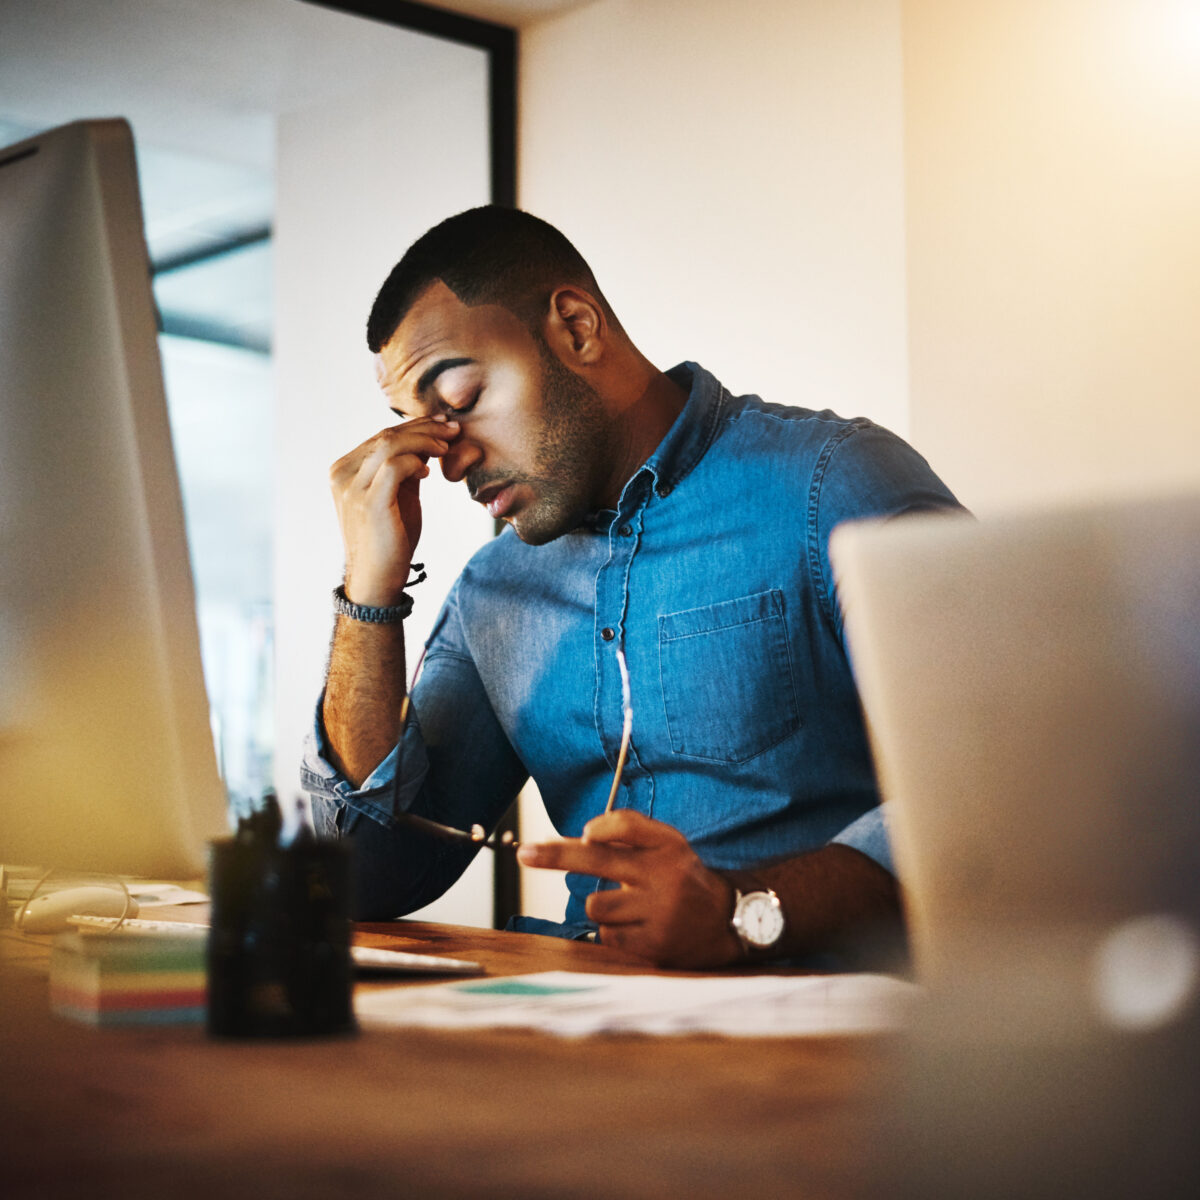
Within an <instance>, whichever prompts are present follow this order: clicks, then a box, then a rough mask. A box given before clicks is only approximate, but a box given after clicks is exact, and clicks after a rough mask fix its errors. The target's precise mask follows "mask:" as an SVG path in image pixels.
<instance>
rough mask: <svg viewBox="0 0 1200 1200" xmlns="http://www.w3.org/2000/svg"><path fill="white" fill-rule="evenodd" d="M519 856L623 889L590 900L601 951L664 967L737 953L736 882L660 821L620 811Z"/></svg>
mask: <svg viewBox="0 0 1200 1200" xmlns="http://www.w3.org/2000/svg"><path fill="white" fill-rule="evenodd" d="M518 857H519V858H520V860H521V862H522V863H524V864H525V865H526V866H530V867H546V868H549V869H551V870H557V871H577V872H578V873H579V874H581V875H595V876H597V877H598V878H600V879H607V880H610V881H612V882H613V883H616V884H619V885H620V886H619V887H617V888H613V889H607V890H604V891H598V892H593V893H592V895H590V896H589V897H588V898H587V915H588V919H589V920H592V921H595V922H596V924H597V925H598V926H599V927H600V940H601V942H603V943H604V945H606V946H616V947H617V948H619V949H621V950H627V951H629V952H630V953H631V954H636V955H638V956H639V957H641V958H645V959H648V960H649V961H651V962H653V963H655V964H657V965H658V966H661V967H682V968H697V967H719V966H725V965H727V964H729V963H732V962H735V961H737V959H738V958H740V956H741V947H740V945H739V943H738V939H737V935H736V934H735V933H734V932H733V930H732V928H731V927H730V924H729V920H730V916H731V914H732V912H733V892H734V889H733V885H732V884H731V883H730V882H729V881H728V880H727V879H725V878H724V877H723V876H721V875H719V874H717V872H715V871H712V870H709V868H708V867H706V866H705V865H704V864H703V863H702V862H701V861H700V859H699V858H698V857H697V856H696V853H695V851H694V850H692V848H691V846H689V845H688V841H687V839H686V838H685V837H684V836H683V834H682V833H680V832H679V830H678V829H675V828H674V827H672V826H670V825H666V824H664V823H663V822H662V821H655V820H653V819H651V818H650V817H647V816H643V815H642V814H641V813H638V812H632V811H630V810H628V809H618V810H617V811H615V812H611V813H606V814H604V815H603V816H600V817H596V818H595V819H593V820H591V821H589V822H588V823H587V825H586V826H584V830H583V836H582V837H581V838H568V839H566V840H565V841H561V842H546V843H542V844H539V845H525V846H522V847H521V849H520V850H519V851H518Z"/></svg>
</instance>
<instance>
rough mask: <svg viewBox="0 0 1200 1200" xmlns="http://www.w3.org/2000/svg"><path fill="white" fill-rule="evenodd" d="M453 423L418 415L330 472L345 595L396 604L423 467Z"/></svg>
mask: <svg viewBox="0 0 1200 1200" xmlns="http://www.w3.org/2000/svg"><path fill="white" fill-rule="evenodd" d="M458 428H459V427H458V422H457V421H447V420H446V419H445V418H444V417H441V416H436V417H416V418H414V419H413V420H410V421H405V422H403V423H402V424H400V425H393V426H391V427H390V428H388V429H384V430H381V431H380V432H379V433H377V434H375V436H374V437H371V438H368V439H367V440H366V441H365V442H363V444H362V445H361V446H358V447H356V448H355V449H353V450H351V451H350V453H349V454H347V455H345V456H344V457H342V458H339V459H338V460H337V462H335V463H334V464H333V466H332V467H331V468H330V471H329V481H330V486H331V487H332V489H333V501H334V504H335V505H336V506H337V514H338V522H339V523H340V525H341V528H342V542H343V544H344V546H345V551H346V583H345V587H346V596H347V597H348V598H349V599H350V600H352V601H353V602H354V603H355V604H365V605H369V606H371V607H380V608H386V607H388V606H390V605H393V604H398V603H399V601H400V596H401V593H402V592H403V589H404V585H405V584H406V583H407V582H408V572H409V566H410V564H411V563H412V558H413V553H414V552H415V550H416V548H417V542H418V541H419V540H420V537H421V501H420V483H421V480H422V479H424V478H425V476H426V475H428V474H429V466H428V462H429V459H431V458H440V457H441V456H442V455H443V454H445V453H446V451H447V450H448V449H449V447H450V443H451V442H452V441H453V440H454V438H455V437H457V435H458Z"/></svg>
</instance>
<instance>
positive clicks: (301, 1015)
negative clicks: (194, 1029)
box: [207, 839, 356, 1037]
mask: <svg viewBox="0 0 1200 1200" xmlns="http://www.w3.org/2000/svg"><path fill="white" fill-rule="evenodd" d="M209 868H210V880H209V883H210V887H209V891H210V894H211V896H212V916H211V922H210V924H211V928H210V930H209V935H208V956H207V967H208V1031H209V1033H210V1034H214V1035H217V1036H220V1037H313V1036H322V1035H329V1034H343V1033H351V1032H353V1031H354V1029H355V1028H356V1026H355V1022H354V1009H353V1004H352V999H351V996H352V987H353V972H352V967H351V962H350V913H349V899H350V855H349V846H348V845H347V843H345V842H336V841H315V840H312V839H309V840H306V841H304V842H299V843H296V844H294V845H292V846H287V847H282V846H276V845H265V844H262V843H259V842H245V841H239V840H237V839H229V840H225V841H219V842H214V843H212V846H211V853H210V858H209Z"/></svg>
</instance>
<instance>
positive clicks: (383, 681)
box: [321, 617, 406, 787]
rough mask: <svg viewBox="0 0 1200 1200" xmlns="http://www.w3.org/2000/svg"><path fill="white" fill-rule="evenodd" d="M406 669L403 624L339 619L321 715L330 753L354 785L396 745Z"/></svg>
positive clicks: (358, 783)
mask: <svg viewBox="0 0 1200 1200" xmlns="http://www.w3.org/2000/svg"><path fill="white" fill-rule="evenodd" d="M405 671H406V666H405V654H404V627H403V625H402V624H401V623H400V622H396V623H395V624H388V625H383V624H373V623H371V622H367V621H353V620H350V619H349V618H347V617H338V618H337V626H336V628H335V630H334V635H333V647H332V649H331V651H330V655H329V674H328V678H327V680H326V684H325V701H324V705H323V707H322V709H321V719H322V721H323V723H324V726H325V737H326V740H327V753H328V756H329V757H330V759H331V761H332V762H333V765H334V766H336V767H337V769H338V770H339V771H341V772H342V774H343V775H345V776H346V778H347V779H348V780H349V781H350V782H351V783H352V784H353V785H354V786H355V787H359V786H360V785H361V784H362V782H363V780H364V779H366V778H367V776H368V775H369V774H370V773H371V772H372V771H373V770H374V769H375V768H376V767H377V766H378V765H379V764H380V763H381V762H382V761H383V759H384V758H386V757H387V755H388V752H389V751H390V750H391V748H392V747H393V746H394V745H395V744H396V739H397V737H398V735H399V732H400V709H401V705H402V703H403V701H404V695H405V687H406V685H405Z"/></svg>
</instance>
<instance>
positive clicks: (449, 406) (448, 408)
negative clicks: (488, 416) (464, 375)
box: [438, 388, 483, 417]
mask: <svg viewBox="0 0 1200 1200" xmlns="http://www.w3.org/2000/svg"><path fill="white" fill-rule="evenodd" d="M482 393H483V388H475V389H474V390H473V391H472V392H470V393H469V394H468V396H467V397H466V399H465V400H463V401H462V402H461V403H451V402H450V401H449V400H444V399H439V400H438V407H439V408H440V409H441V410H442V412H444V413H445V414H446V415H447V416H452V417H461V416H462V415H463V414H464V413H469V412H470V411H471V409H473V408H474V407H475V405H476V404H477V403H478V402H479V397H480V395H481V394H482Z"/></svg>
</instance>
